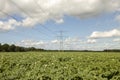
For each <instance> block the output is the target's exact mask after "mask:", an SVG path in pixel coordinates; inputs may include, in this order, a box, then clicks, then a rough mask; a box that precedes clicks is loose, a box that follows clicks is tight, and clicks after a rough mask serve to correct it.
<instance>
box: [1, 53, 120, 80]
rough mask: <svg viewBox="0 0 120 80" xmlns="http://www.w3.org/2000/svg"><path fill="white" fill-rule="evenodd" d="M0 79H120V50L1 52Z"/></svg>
mask: <svg viewBox="0 0 120 80" xmlns="http://www.w3.org/2000/svg"><path fill="white" fill-rule="evenodd" d="M0 80H120V54H119V53H113V52H108V53H105V52H23V53H20V52H19V53H0Z"/></svg>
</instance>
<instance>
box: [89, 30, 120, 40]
mask: <svg viewBox="0 0 120 80" xmlns="http://www.w3.org/2000/svg"><path fill="white" fill-rule="evenodd" d="M110 37H120V30H118V29H113V30H110V31H104V32H100V31H94V32H93V33H92V34H91V35H90V36H89V38H93V39H95V38H110Z"/></svg>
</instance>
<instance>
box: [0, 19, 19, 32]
mask: <svg viewBox="0 0 120 80" xmlns="http://www.w3.org/2000/svg"><path fill="white" fill-rule="evenodd" d="M20 24H21V23H20V22H17V21H16V20H14V19H10V20H8V21H4V22H2V21H0V31H2V32H4V31H9V30H14V29H15V26H19V25H20Z"/></svg>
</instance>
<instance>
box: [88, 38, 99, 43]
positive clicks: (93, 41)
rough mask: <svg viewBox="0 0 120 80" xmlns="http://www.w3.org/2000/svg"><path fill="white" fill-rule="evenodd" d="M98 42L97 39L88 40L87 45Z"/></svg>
mask: <svg viewBox="0 0 120 80" xmlns="http://www.w3.org/2000/svg"><path fill="white" fill-rule="evenodd" d="M96 42H97V41H96V40H95V39H88V40H87V43H89V44H93V43H96Z"/></svg>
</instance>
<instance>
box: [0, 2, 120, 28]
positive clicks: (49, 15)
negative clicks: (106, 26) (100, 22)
mask: <svg viewBox="0 0 120 80" xmlns="http://www.w3.org/2000/svg"><path fill="white" fill-rule="evenodd" d="M11 1H13V3H12V2H11ZM18 7H19V8H18ZM119 7H120V0H0V10H2V11H3V12H6V13H9V14H10V15H13V14H19V15H22V17H24V18H25V19H24V20H22V26H26V27H29V26H30V27H31V26H34V25H36V24H37V23H38V22H39V23H44V22H46V21H48V20H53V21H55V22H57V23H63V22H64V20H63V17H64V15H69V16H74V17H78V18H88V17H95V16H98V15H100V14H103V13H107V12H115V11H116V10H118V9H119ZM0 17H5V15H3V14H0Z"/></svg>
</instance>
